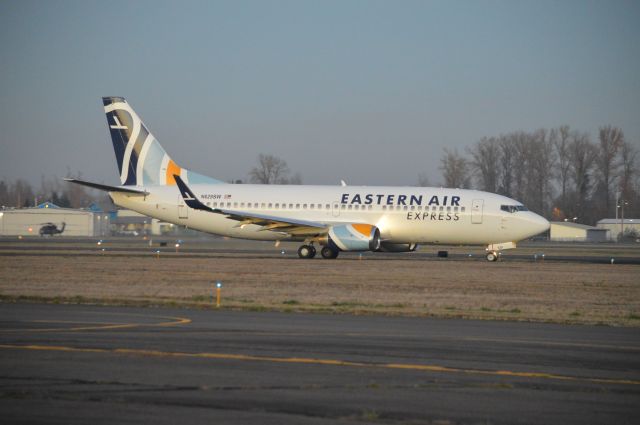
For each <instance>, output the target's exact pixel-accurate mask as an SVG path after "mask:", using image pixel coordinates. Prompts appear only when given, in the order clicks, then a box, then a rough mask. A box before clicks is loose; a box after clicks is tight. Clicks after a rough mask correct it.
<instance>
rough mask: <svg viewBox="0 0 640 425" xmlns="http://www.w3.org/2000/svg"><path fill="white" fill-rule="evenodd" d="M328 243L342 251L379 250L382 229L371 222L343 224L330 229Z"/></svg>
mask: <svg viewBox="0 0 640 425" xmlns="http://www.w3.org/2000/svg"><path fill="white" fill-rule="evenodd" d="M327 245H328V246H330V247H331V248H333V249H336V250H340V251H377V250H378V249H380V230H378V228H377V227H376V226H372V225H371V224H341V225H338V226H333V227H331V228H330V229H329V234H328V236H327Z"/></svg>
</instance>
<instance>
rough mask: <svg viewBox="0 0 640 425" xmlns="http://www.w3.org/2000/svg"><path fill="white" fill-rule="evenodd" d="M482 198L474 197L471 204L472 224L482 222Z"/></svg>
mask: <svg viewBox="0 0 640 425" xmlns="http://www.w3.org/2000/svg"><path fill="white" fill-rule="evenodd" d="M483 204H484V200H483V199H474V200H473V202H472V204H471V222H472V223H474V224H482V207H483Z"/></svg>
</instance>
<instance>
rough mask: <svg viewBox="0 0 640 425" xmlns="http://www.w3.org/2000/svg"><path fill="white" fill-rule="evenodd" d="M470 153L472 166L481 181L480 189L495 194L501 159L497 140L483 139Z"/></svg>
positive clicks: (491, 138) (493, 138)
mask: <svg viewBox="0 0 640 425" xmlns="http://www.w3.org/2000/svg"><path fill="white" fill-rule="evenodd" d="M469 153H470V154H471V157H472V158H473V159H472V161H471V166H472V167H473V170H474V171H475V172H476V175H477V176H478V177H479V180H480V188H481V189H482V190H486V191H487V192H493V193H495V192H496V191H497V182H498V172H497V164H498V159H499V157H500V148H499V146H498V141H497V139H496V138H495V137H490V138H488V137H483V138H482V139H480V141H479V142H478V143H476V144H475V145H474V146H472V147H471V149H469Z"/></svg>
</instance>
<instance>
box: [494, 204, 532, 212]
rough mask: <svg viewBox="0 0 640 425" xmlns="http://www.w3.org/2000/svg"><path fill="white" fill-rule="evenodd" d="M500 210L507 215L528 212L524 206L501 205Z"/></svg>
mask: <svg viewBox="0 0 640 425" xmlns="http://www.w3.org/2000/svg"><path fill="white" fill-rule="evenodd" d="M500 209H501V210H502V211H506V212H508V213H515V212H518V211H529V210H528V209H527V207H525V206H524V205H501V206H500Z"/></svg>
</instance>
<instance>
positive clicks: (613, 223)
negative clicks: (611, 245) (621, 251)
mask: <svg viewBox="0 0 640 425" xmlns="http://www.w3.org/2000/svg"><path fill="white" fill-rule="evenodd" d="M596 226H597V227H598V228H599V229H607V230H609V238H610V239H611V240H618V238H619V237H620V232H621V231H622V230H623V229H624V233H625V235H629V234H630V233H635V234H636V235H640V219H637V218H625V219H624V220H622V219H620V218H603V219H602V220H600V221H598V222H597V223H596Z"/></svg>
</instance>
